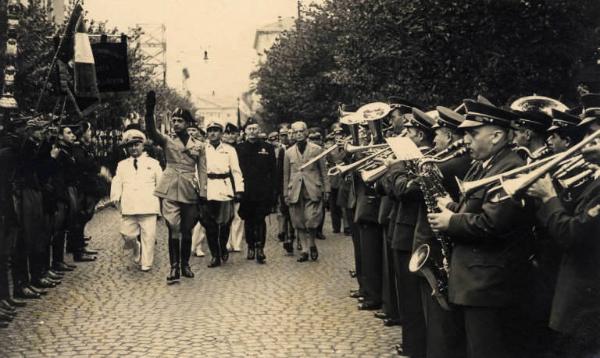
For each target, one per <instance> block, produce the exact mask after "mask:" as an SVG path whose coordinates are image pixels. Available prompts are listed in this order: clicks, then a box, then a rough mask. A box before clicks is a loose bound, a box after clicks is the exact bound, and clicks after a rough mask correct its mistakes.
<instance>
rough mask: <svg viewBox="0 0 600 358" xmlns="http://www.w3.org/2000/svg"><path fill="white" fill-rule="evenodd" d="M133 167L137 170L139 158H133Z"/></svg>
mask: <svg viewBox="0 0 600 358" xmlns="http://www.w3.org/2000/svg"><path fill="white" fill-rule="evenodd" d="M133 167H134V168H135V170H137V158H133Z"/></svg>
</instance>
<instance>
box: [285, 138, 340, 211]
mask: <svg viewBox="0 0 600 358" xmlns="http://www.w3.org/2000/svg"><path fill="white" fill-rule="evenodd" d="M321 152H322V149H321V147H319V146H318V145H316V144H313V143H311V142H307V143H306V148H305V149H304V154H301V153H300V151H299V150H298V146H297V145H296V144H294V145H293V146H291V147H290V148H288V150H286V151H285V157H284V160H283V188H284V197H285V198H286V199H287V200H288V202H289V203H290V204H295V203H297V202H298V201H299V200H300V192H301V190H302V185H303V184H304V186H305V187H306V191H307V192H308V195H309V197H310V200H312V201H320V200H321V199H322V198H323V193H328V192H329V191H330V189H329V178H328V177H327V164H326V161H325V158H324V157H323V158H321V159H320V160H318V161H316V162H314V163H312V164H311V165H309V166H308V167H307V168H305V169H300V167H301V166H302V165H303V164H304V163H306V162H308V161H309V160H310V159H311V158H314V157H315V156H317V155H319V154H320V153H321Z"/></svg>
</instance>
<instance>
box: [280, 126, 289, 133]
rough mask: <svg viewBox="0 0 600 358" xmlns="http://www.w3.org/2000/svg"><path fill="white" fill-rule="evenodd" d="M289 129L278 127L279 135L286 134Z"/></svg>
mask: <svg viewBox="0 0 600 358" xmlns="http://www.w3.org/2000/svg"><path fill="white" fill-rule="evenodd" d="M288 132H289V129H288V128H286V127H281V128H279V135H288Z"/></svg>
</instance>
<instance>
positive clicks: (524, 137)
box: [512, 110, 552, 164]
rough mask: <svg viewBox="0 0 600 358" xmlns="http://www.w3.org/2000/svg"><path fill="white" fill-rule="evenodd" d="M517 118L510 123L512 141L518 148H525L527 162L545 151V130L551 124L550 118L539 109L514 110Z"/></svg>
mask: <svg viewBox="0 0 600 358" xmlns="http://www.w3.org/2000/svg"><path fill="white" fill-rule="evenodd" d="M513 112H515V114H516V115H517V116H519V118H518V119H517V120H515V121H514V122H513V124H512V127H513V133H514V138H513V143H514V144H515V145H516V146H517V147H518V148H525V149H526V150H527V153H528V154H527V156H526V159H525V160H526V162H527V163H528V164H529V163H531V162H532V161H533V160H535V159H541V158H542V157H543V156H544V155H545V154H546V152H547V149H548V147H547V146H546V139H547V136H548V134H547V131H548V128H550V125H551V124H552V118H550V117H549V116H548V115H547V114H546V113H544V112H541V111H526V112H523V111H516V110H513Z"/></svg>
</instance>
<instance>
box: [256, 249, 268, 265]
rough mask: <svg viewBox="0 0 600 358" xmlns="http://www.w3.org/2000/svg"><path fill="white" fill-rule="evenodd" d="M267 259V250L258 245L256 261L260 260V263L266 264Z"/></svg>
mask: <svg viewBox="0 0 600 358" xmlns="http://www.w3.org/2000/svg"><path fill="white" fill-rule="evenodd" d="M266 259H267V256H265V251H264V250H263V248H262V247H257V248H256V262H258V263H259V264H264V263H265V260H266Z"/></svg>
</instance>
